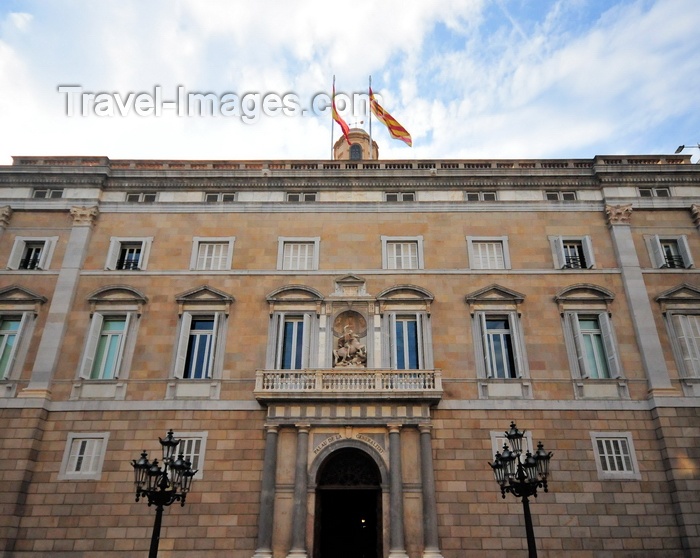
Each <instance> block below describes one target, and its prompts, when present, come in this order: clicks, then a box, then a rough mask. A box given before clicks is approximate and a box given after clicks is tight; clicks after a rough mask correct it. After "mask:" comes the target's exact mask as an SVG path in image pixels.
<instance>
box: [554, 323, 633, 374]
mask: <svg viewBox="0 0 700 558" xmlns="http://www.w3.org/2000/svg"><path fill="white" fill-rule="evenodd" d="M564 321H565V324H566V327H567V331H568V332H569V334H570V335H571V338H572V340H573V347H570V349H569V350H570V351H571V350H573V351H574V353H575V357H576V368H577V370H578V373H579V375H580V377H581V378H617V377H619V375H620V367H619V359H618V356H617V350H616V343H615V340H614V335H613V331H612V326H611V325H610V318H609V317H608V315H607V313H605V312H601V313H598V314H587V313H578V312H566V313H565V314H564Z"/></svg>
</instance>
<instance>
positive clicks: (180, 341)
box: [173, 311, 228, 382]
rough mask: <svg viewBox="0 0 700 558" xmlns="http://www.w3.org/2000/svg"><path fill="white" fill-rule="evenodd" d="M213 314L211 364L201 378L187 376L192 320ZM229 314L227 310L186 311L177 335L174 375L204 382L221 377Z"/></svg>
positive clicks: (186, 379) (181, 378) (181, 318)
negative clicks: (185, 375)
mask: <svg viewBox="0 0 700 558" xmlns="http://www.w3.org/2000/svg"><path fill="white" fill-rule="evenodd" d="M210 316H213V318H214V328H213V332H212V336H211V340H212V344H213V346H212V347H211V349H210V350H209V365H208V367H207V370H206V372H205V375H204V376H203V377H201V378H185V377H184V374H185V367H186V363H187V362H186V361H187V349H188V346H189V342H190V333H191V331H192V321H193V320H195V319H197V318H208V317H210ZM227 318H228V316H227V315H226V313H225V312H221V311H212V312H206V311H202V312H199V311H197V312H190V311H184V312H183V313H182V315H181V316H180V328H179V332H178V337H177V345H176V353H175V364H174V368H173V376H174V377H175V378H178V379H180V380H184V381H193V382H202V381H207V380H212V379H220V378H221V372H222V369H223V360H224V344H225V340H226V325H227V322H228V320H227Z"/></svg>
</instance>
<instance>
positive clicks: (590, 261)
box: [581, 235, 595, 269]
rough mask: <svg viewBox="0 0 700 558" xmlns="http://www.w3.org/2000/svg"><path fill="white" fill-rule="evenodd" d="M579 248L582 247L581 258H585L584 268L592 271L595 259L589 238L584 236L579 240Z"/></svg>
mask: <svg viewBox="0 0 700 558" xmlns="http://www.w3.org/2000/svg"><path fill="white" fill-rule="evenodd" d="M581 246H582V247H583V256H584V257H585V258H586V267H587V268H588V269H593V268H594V267H595V258H594V257H593V243H592V242H591V237H590V236H588V235H586V236H584V237H583V238H582V239H581Z"/></svg>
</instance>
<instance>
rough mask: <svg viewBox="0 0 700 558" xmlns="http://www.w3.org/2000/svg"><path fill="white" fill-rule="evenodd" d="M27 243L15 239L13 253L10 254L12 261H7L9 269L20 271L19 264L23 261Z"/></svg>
mask: <svg viewBox="0 0 700 558" xmlns="http://www.w3.org/2000/svg"><path fill="white" fill-rule="evenodd" d="M25 246H26V243H25V242H24V240H21V239H15V244H14V246H13V247H12V252H10V259H9V260H8V261H7V268H8V269H19V262H21V261H22V255H23V254H24V248H25Z"/></svg>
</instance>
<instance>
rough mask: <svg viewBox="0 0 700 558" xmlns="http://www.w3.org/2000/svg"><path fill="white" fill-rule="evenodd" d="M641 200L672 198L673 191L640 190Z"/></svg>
mask: <svg viewBox="0 0 700 558" xmlns="http://www.w3.org/2000/svg"><path fill="white" fill-rule="evenodd" d="M639 197H641V198H670V197H671V191H670V190H669V189H668V188H640V189H639Z"/></svg>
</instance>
